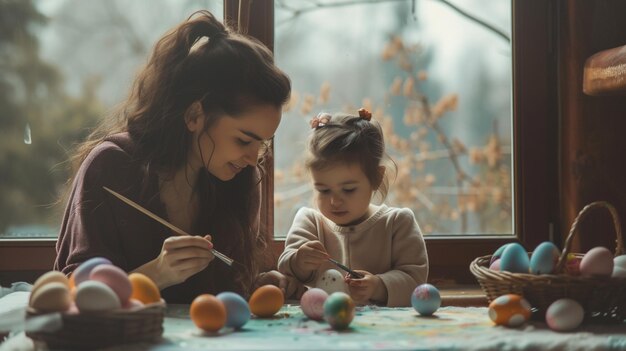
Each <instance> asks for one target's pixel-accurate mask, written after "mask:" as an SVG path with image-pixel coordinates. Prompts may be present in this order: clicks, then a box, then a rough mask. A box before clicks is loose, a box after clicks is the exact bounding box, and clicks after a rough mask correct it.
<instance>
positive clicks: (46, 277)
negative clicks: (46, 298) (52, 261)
mask: <svg viewBox="0 0 626 351" xmlns="http://www.w3.org/2000/svg"><path fill="white" fill-rule="evenodd" d="M52 282H57V283H61V284H63V285H65V286H66V287H67V289H68V290H69V289H70V284H69V280H68V279H67V277H66V276H65V274H63V273H61V272H59V271H49V272H46V273H44V274H42V275H41V276H40V277H39V278H37V280H35V284H33V287H32V289H31V290H30V301H32V298H33V296H34V295H35V293H36V292H37V290H39V288H41V287H42V286H44V285H46V284H48V283H52Z"/></svg>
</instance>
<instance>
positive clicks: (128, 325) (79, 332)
mask: <svg viewBox="0 0 626 351" xmlns="http://www.w3.org/2000/svg"><path fill="white" fill-rule="evenodd" d="M39 315H40V314H39V313H36V312H35V311H33V310H28V312H27V318H30V317H34V316H39ZM164 315H165V303H163V302H161V303H154V304H149V305H145V306H143V307H141V308H139V309H136V310H132V311H112V312H105V313H91V314H88V313H79V314H62V315H61V319H62V322H63V326H62V327H61V329H59V330H57V331H55V332H52V333H48V332H27V333H26V334H27V335H28V337H30V338H32V339H33V340H36V341H42V342H45V343H46V345H47V346H48V348H50V349H64V350H67V349H83V350H87V349H89V350H94V349H99V348H104V347H110V346H115V345H121V344H127V343H134V342H154V341H158V340H159V339H160V338H161V335H162V334H163V317H164Z"/></svg>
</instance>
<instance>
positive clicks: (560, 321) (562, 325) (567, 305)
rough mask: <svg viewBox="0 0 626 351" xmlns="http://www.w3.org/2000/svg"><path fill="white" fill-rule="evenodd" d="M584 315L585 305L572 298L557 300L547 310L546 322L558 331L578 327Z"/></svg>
mask: <svg viewBox="0 0 626 351" xmlns="http://www.w3.org/2000/svg"><path fill="white" fill-rule="evenodd" d="M584 317H585V311H584V310H583V307H582V306H581V305H580V304H579V303H578V302H577V301H576V300H572V299H559V300H556V301H554V302H553V303H552V304H551V305H550V307H548V309H547V310H546V323H547V324H548V326H549V327H550V329H552V330H557V331H568V330H572V329H575V328H577V327H578V326H579V325H580V323H582V321H583V318H584Z"/></svg>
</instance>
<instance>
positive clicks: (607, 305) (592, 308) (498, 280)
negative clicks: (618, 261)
mask: <svg viewBox="0 0 626 351" xmlns="http://www.w3.org/2000/svg"><path fill="white" fill-rule="evenodd" d="M594 208H606V209H607V210H608V211H609V212H610V213H611V216H612V217H613V224H614V226H615V234H616V238H617V239H616V248H615V256H618V255H622V254H623V253H624V244H623V238H622V231H621V226H620V222H619V217H618V215H617V211H616V210H615V208H614V207H613V206H612V205H611V204H609V203H607V202H603V201H599V202H593V203H591V204H589V205H587V206H585V207H584V208H583V209H582V210H581V211H580V212H579V213H578V216H576V219H575V220H574V223H573V224H572V227H571V229H570V232H569V235H568V236H567V239H566V241H565V247H564V248H563V251H562V252H561V256H560V257H559V261H558V263H557V266H556V274H542V275H534V274H525V273H510V272H501V271H494V270H491V269H489V263H490V260H491V255H488V256H482V257H478V258H476V259H475V260H474V261H472V263H471V264H470V271H471V272H472V274H473V275H474V276H475V277H476V279H477V280H478V283H479V284H480V286H481V287H482V289H483V291H484V292H485V294H486V295H487V299H488V300H489V302H491V301H493V300H494V299H495V298H497V297H498V296H501V295H504V294H518V295H522V296H523V297H524V298H525V299H526V300H528V302H529V303H530V304H531V306H533V310H534V312H535V313H534V314H535V316H536V318H539V319H543V318H544V316H545V311H546V309H547V308H548V307H549V306H550V304H552V302H554V301H555V300H558V299H560V298H571V299H574V300H576V301H578V302H579V303H580V304H581V306H582V307H583V308H584V310H585V320H587V321H589V320H592V321H594V322H613V323H623V322H624V320H626V278H600V277H582V276H571V275H566V274H564V273H563V272H564V266H565V261H566V258H567V255H568V254H569V250H570V246H571V242H572V239H573V238H574V234H575V233H576V232H577V227H578V223H580V221H581V220H582V219H583V218H584V217H585V215H586V214H587V213H589V211H590V210H591V209H594ZM529 255H530V253H529ZM574 255H575V256H577V257H582V256H583V254H580V253H576V254H574Z"/></svg>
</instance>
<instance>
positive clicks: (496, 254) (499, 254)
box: [489, 243, 512, 265]
mask: <svg viewBox="0 0 626 351" xmlns="http://www.w3.org/2000/svg"><path fill="white" fill-rule="evenodd" d="M511 244H512V243H508V244H504V245H502V246H500V247H499V248H498V249H497V250H496V251H495V252H494V253H493V255H491V260H490V261H489V265H491V264H492V263H493V262H494V261H495V260H497V259H498V258H500V257H502V253H503V252H504V249H506V247H507V246H509V245H511Z"/></svg>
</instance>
